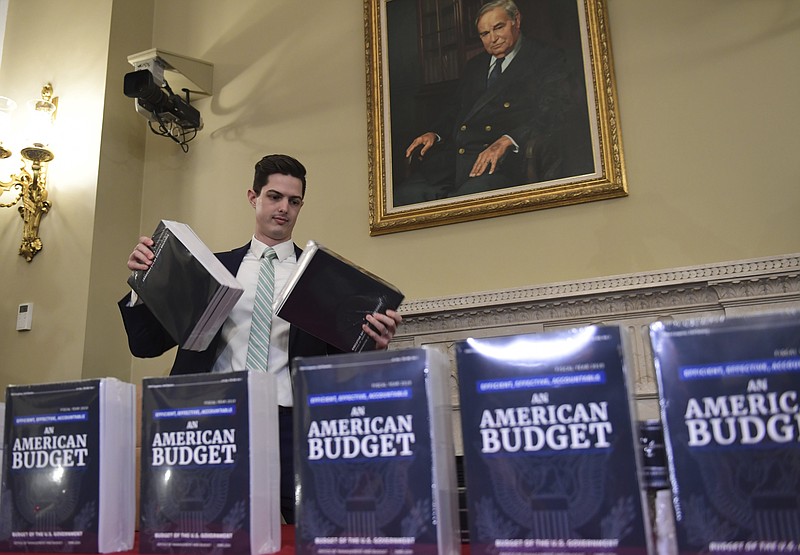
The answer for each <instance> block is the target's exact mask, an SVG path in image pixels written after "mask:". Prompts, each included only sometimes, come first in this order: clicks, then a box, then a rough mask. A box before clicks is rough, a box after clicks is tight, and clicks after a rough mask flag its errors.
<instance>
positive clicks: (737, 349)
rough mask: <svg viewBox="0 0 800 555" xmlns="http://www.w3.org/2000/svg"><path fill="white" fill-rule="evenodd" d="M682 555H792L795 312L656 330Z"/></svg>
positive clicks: (796, 528) (797, 374)
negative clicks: (731, 554)
mask: <svg viewBox="0 0 800 555" xmlns="http://www.w3.org/2000/svg"><path fill="white" fill-rule="evenodd" d="M650 338H651V342H652V345H653V353H654V356H655V363H656V375H657V377H658V385H659V395H660V400H661V412H662V422H663V423H664V438H665V444H666V448H667V454H668V464H669V473H670V479H671V483H672V494H673V497H672V499H673V504H674V508H675V522H676V526H677V538H678V547H679V549H680V552H681V553H716V552H725V553H800V394H798V390H800V313H797V312H795V313H775V314H763V315H754V316H747V317H737V318H728V319H700V320H691V321H684V322H671V323H655V324H653V325H651V327H650Z"/></svg>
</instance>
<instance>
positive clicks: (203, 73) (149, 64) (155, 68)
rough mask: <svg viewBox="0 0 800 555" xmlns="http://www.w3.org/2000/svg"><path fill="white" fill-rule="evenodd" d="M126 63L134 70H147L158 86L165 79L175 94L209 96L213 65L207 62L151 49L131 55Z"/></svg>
mask: <svg viewBox="0 0 800 555" xmlns="http://www.w3.org/2000/svg"><path fill="white" fill-rule="evenodd" d="M128 63H130V64H131V65H132V66H133V67H134V69H135V70H140V69H147V70H149V71H150V73H152V74H153V79H154V80H155V82H156V83H158V84H159V86H160V85H163V83H164V79H165V78H166V80H167V82H168V83H169V86H170V87H171V88H172V90H173V91H175V92H176V93H178V91H182V90H184V89H186V90H188V91H189V92H190V93H192V96H196V95H198V94H199V95H202V96H211V93H212V90H213V89H212V85H213V74H214V65H213V64H211V63H209V62H206V61H203V60H198V59H196V58H189V57H188V56H182V55H180V54H175V53H174V52H167V51H166V50H159V49H157V48H151V49H150V50H145V51H143V52H138V53H136V54H131V55H130V56H128Z"/></svg>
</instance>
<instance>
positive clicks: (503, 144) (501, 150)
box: [469, 135, 514, 177]
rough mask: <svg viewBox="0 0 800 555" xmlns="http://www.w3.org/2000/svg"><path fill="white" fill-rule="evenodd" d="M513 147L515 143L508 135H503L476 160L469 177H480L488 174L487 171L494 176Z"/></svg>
mask: <svg viewBox="0 0 800 555" xmlns="http://www.w3.org/2000/svg"><path fill="white" fill-rule="evenodd" d="M512 146H514V142H513V141H512V140H511V138H509V137H508V136H507V135H503V136H502V137H500V138H499V139H497V140H496V141H495V142H493V143H492V144H490V145H489V147H488V148H487V149H486V150H484V151H483V152H481V153H480V154H478V158H477V159H476V160H475V165H473V166H472V170H470V172H469V176H470V177H478V176H479V175H483V174H484V173H486V170H489V173H490V174H493V173H494V172H495V170H497V165H498V164H499V163H500V160H501V159H502V158H503V156H504V155H505V153H506V151H507V150H508V149H509V147H512Z"/></svg>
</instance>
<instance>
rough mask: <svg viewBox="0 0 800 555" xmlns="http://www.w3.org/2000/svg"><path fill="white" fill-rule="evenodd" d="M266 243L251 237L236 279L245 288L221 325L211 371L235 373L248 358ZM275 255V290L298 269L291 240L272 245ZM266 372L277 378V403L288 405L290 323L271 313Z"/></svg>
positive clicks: (290, 397)
mask: <svg viewBox="0 0 800 555" xmlns="http://www.w3.org/2000/svg"><path fill="white" fill-rule="evenodd" d="M266 248H267V245H265V244H264V243H262V242H261V241H259V240H258V239H256V238H255V237H253V239H252V240H251V241H250V249H249V250H248V251H247V254H246V255H245V257H244V259H243V260H242V264H241V266H239V270H238V272H237V273H236V279H237V280H238V281H239V283H241V284H242V287H244V293H243V294H242V296H241V297H240V298H239V301H238V302H237V303H236V305H235V306H234V307H233V310H232V311H231V313H230V316H228V319H227V320H225V323H224V324H223V325H222V338H221V342H220V346H219V350H218V352H217V360H216V362H215V363H214V367H213V369H212V372H234V371H237V370H244V369H245V368H246V366H247V365H246V361H247V344H248V342H249V340H250V323H251V321H252V317H253V303H254V301H255V296H256V286H257V285H258V273H259V267H260V264H261V255H262V254H263V252H264V249H266ZM272 248H273V249H274V250H275V253H276V254H277V255H278V258H277V260H275V261H274V262H273V266H274V268H275V287H274V291H275V293H276V295H275V296H277V293H278V292H279V291H280V290H281V289H283V287H284V286H285V285H286V282H287V281H288V280H289V278H290V277H291V275H292V274H293V273H294V271H295V269H296V268H297V257H296V255H295V252H294V243H292V241H285V242H283V243H280V244H278V245H275V246H274V247H272ZM268 366H269V368H268V371H269V372H270V373H272V374H275V376H276V378H277V380H276V381H277V389H278V404H279V405H281V406H284V407H291V406H292V405H293V401H292V381H291V376H290V374H289V322H287V321H286V320H283V319H281V318H278V317H277V316H273V318H272V328H271V330H270V338H269V364H268Z"/></svg>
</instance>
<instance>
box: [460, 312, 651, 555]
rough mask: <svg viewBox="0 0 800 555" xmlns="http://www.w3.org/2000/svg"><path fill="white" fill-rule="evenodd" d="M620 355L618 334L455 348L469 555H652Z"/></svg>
mask: <svg viewBox="0 0 800 555" xmlns="http://www.w3.org/2000/svg"><path fill="white" fill-rule="evenodd" d="M625 350H626V349H625V348H624V346H623V337H622V335H621V332H620V329H619V328H618V327H613V326H607V327H596V326H591V327H585V328H579V329H572V330H564V331H553V332H545V333H541V334H531V335H517V336H509V337H496V338H488V339H468V340H466V341H463V342H459V343H457V344H456V361H457V366H458V384H459V392H460V398H461V428H462V435H463V440H464V462H465V467H466V484H467V503H468V508H467V512H468V514H469V522H470V545H471V549H472V554H473V555H478V554H486V555H489V554H496V553H576V552H580V553H625V554H645V553H647V552H648V548H649V546H650V544H651V539H650V531H649V530H650V529H649V519H648V518H646V516H645V515H646V510H647V509H646V507H647V504H646V502H645V499H646V493H645V489H644V486H643V484H642V483H641V482H640V465H641V450H640V449H639V447H638V443H639V434H638V429H637V427H636V425H635V422H636V420H635V416H634V414H635V413H634V407H633V396H632V392H631V389H630V386H629V382H628V377H627V372H628V370H627V369H626V361H625V359H624V358H623V352H624V351H625Z"/></svg>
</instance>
